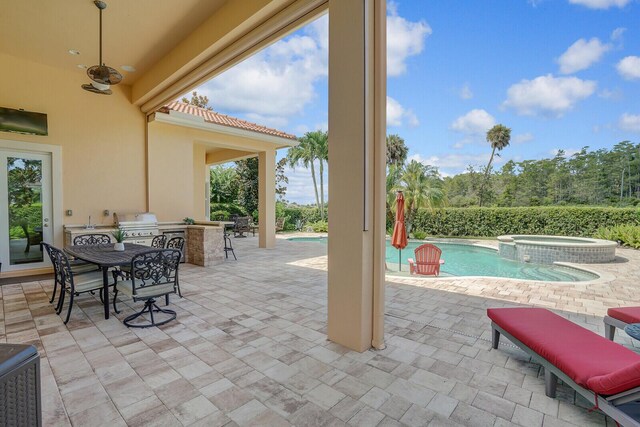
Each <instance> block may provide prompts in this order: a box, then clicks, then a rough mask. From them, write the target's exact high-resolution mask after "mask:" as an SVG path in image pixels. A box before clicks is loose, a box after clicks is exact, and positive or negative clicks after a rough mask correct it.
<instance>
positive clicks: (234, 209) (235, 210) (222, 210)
mask: <svg viewBox="0 0 640 427" xmlns="http://www.w3.org/2000/svg"><path fill="white" fill-rule="evenodd" d="M210 212H211V219H212V220H214V221H215V220H218V218H219V216H220V215H226V216H225V218H224V220H228V219H229V217H230V216H231V215H238V216H246V215H247V211H245V210H244V208H243V207H242V206H239V205H236V204H235V203H211V205H210Z"/></svg>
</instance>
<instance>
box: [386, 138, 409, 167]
mask: <svg viewBox="0 0 640 427" xmlns="http://www.w3.org/2000/svg"><path fill="white" fill-rule="evenodd" d="M407 154H409V149H408V148H407V146H406V144H405V143H404V139H403V138H402V137H400V136H399V135H395V134H394V135H387V165H389V166H390V165H397V166H401V165H403V164H404V162H405V161H406V160H407Z"/></svg>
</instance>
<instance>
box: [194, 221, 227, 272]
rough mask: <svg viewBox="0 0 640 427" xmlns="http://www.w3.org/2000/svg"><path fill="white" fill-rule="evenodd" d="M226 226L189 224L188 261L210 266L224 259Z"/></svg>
mask: <svg viewBox="0 0 640 427" xmlns="http://www.w3.org/2000/svg"><path fill="white" fill-rule="evenodd" d="M223 233H224V226H222V225H199V224H196V225H188V226H187V262H188V263H190V264H195V265H200V266H203V267H208V266H210V265H214V264H217V263H219V262H222V261H223V260H224V236H223Z"/></svg>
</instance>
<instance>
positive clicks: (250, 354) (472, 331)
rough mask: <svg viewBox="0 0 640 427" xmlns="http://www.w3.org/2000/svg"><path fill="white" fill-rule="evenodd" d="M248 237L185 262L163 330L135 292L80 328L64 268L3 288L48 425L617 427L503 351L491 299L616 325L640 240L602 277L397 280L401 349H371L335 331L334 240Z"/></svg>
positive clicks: (84, 316) (2, 308) (585, 322)
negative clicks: (64, 309)
mask: <svg viewBox="0 0 640 427" xmlns="http://www.w3.org/2000/svg"><path fill="white" fill-rule="evenodd" d="M234 246H235V247H236V253H237V255H238V261H227V262H225V263H222V264H220V265H217V266H214V267H210V268H202V267H196V266H192V265H189V264H183V265H182V266H181V267H180V268H181V271H180V283H181V288H182V292H183V296H184V298H182V299H178V298H177V297H176V298H173V299H172V303H171V305H172V308H174V309H175V310H176V311H177V312H178V318H177V320H176V321H175V322H172V323H169V324H168V325H165V326H163V327H161V328H150V329H143V330H136V329H128V328H127V327H125V326H124V325H123V324H122V319H123V318H124V317H125V316H126V315H128V314H130V313H131V312H132V308H131V306H128V304H129V303H128V302H126V300H125V299H124V298H121V299H120V300H121V301H122V303H121V304H120V307H121V308H122V313H121V314H119V315H117V316H113V313H112V317H111V318H110V319H109V320H105V319H104V318H103V316H102V305H101V304H100V302H99V300H98V298H97V296H91V295H85V296H82V297H80V298H78V299H77V302H78V306H77V307H74V311H73V314H72V318H71V320H70V322H69V324H68V325H66V326H65V325H64V324H63V323H62V320H61V318H60V317H59V316H57V315H56V314H55V313H54V310H53V308H52V306H51V305H50V304H49V302H48V299H49V297H50V294H51V290H52V283H51V282H50V281H40V282H30V283H22V284H16V285H5V286H2V287H0V297H1V302H2V304H0V342H7V341H8V342H12V343H30V344H34V345H36V346H37V348H38V350H39V352H40V354H41V357H42V362H41V367H42V393H43V416H44V423H45V425H69V424H72V425H78V426H80V425H90V426H97V425H109V426H115V425H158V426H170V425H202V426H222V425H230V426H231V425H256V426H258V425H260V426H262V425H269V426H271V425H273V426H280V425H283V426H286V425H296V426H316V425H317V426H333V425H345V424H348V425H362V426H376V425H380V426H392V425H409V426H420V425H434V426H441V425H467V426H485V425H486V426H508V425H524V426H572V425H579V426H583V427H584V426H591V425H594V426H601V425H607V424H608V425H615V423H613V422H612V421H611V420H610V419H605V417H604V416H603V415H602V414H599V413H597V412H589V411H588V408H590V407H591V406H593V403H592V402H591V403H590V402H587V401H585V400H583V399H582V398H578V399H576V395H575V393H574V392H573V391H572V390H571V389H569V388H567V387H565V386H563V385H560V386H559V390H558V398H557V399H549V398H547V397H546V396H545V395H544V382H543V379H542V377H541V375H542V371H541V369H540V367H539V366H538V365H536V364H535V363H531V362H530V361H529V359H528V357H527V356H526V355H525V354H524V353H523V352H521V351H520V350H518V349H516V348H515V347H513V346H511V345H509V343H508V341H507V340H503V341H504V345H501V346H500V348H499V349H498V350H492V349H491V345H490V342H489V335H490V334H489V332H490V331H489V321H488V319H487V318H486V313H485V310H486V308H487V307H498V306H514V305H518V304H525V305H536V306H543V307H549V308H552V309H555V310H556V311H557V312H558V313H559V314H562V315H564V316H566V317H568V318H570V319H571V320H573V321H575V322H577V323H579V324H581V325H582V326H585V327H588V328H590V329H593V330H595V331H597V332H598V333H602V331H603V327H602V319H601V317H602V315H603V314H604V312H605V311H606V308H607V307H610V306H619V305H629V304H638V303H640V301H639V298H640V295H639V294H638V291H637V286H636V283H637V270H638V267H639V266H640V257H638V253H637V252H636V251H630V250H619V254H620V255H622V257H624V258H626V259H627V260H628V262H624V259H621V260H620V262H618V263H615V264H610V265H607V266H596V267H595V268H596V269H598V270H603V271H604V270H606V271H608V272H609V276H608V277H609V278H608V279H606V280H601V281H599V282H597V283H593V284H580V283H573V284H571V283H569V284H543V283H538V282H521V281H510V280H498V279H487V278H484V279H471V278H469V279H410V278H393V277H389V278H388V286H387V294H386V302H387V308H386V312H387V316H386V343H387V348H386V349H385V350H383V351H367V352H364V353H356V352H352V351H349V350H348V349H346V348H344V347H342V346H339V345H337V344H334V343H331V342H329V341H327V340H326V334H325V332H326V296H327V284H326V280H327V275H326V257H325V256H324V255H325V253H324V252H325V251H326V246H324V245H318V244H315V243H303V242H288V241H284V240H282V241H280V240H279V241H278V245H277V248H276V249H274V250H259V249H257V247H256V246H257V239H256V238H247V239H235V240H234ZM617 339H618V340H619V342H621V343H623V344H625V345H628V346H632V345H633V343H632V341H631V339H630V338H628V337H626V336H625V335H624V334H623V333H620V334H619V337H618V338H617Z"/></svg>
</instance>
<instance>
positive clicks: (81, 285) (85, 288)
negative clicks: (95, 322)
mask: <svg viewBox="0 0 640 427" xmlns="http://www.w3.org/2000/svg"><path fill="white" fill-rule="evenodd" d="M47 246H48V248H47V252H48V253H49V256H50V257H51V262H52V263H53V271H54V275H55V277H56V279H55V280H56V281H58V282H59V284H60V298H59V299H58V305H57V306H56V313H57V314H60V313H61V312H62V308H63V307H64V299H65V295H66V294H69V308H68V309H67V317H66V319H65V321H64V323H65V325H66V324H67V322H69V317H70V316H71V309H72V308H73V300H74V297H76V296H78V295H80V294H83V293H85V292H93V291H99V292H100V296H101V298H102V287H103V281H102V273H100V272H98V271H91V272H86V273H84V274H79V273H74V271H73V269H72V268H71V263H70V262H69V258H68V257H67V255H66V254H65V253H64V252H62V251H61V250H60V249H58V248H55V247H53V246H51V245H47Z"/></svg>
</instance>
